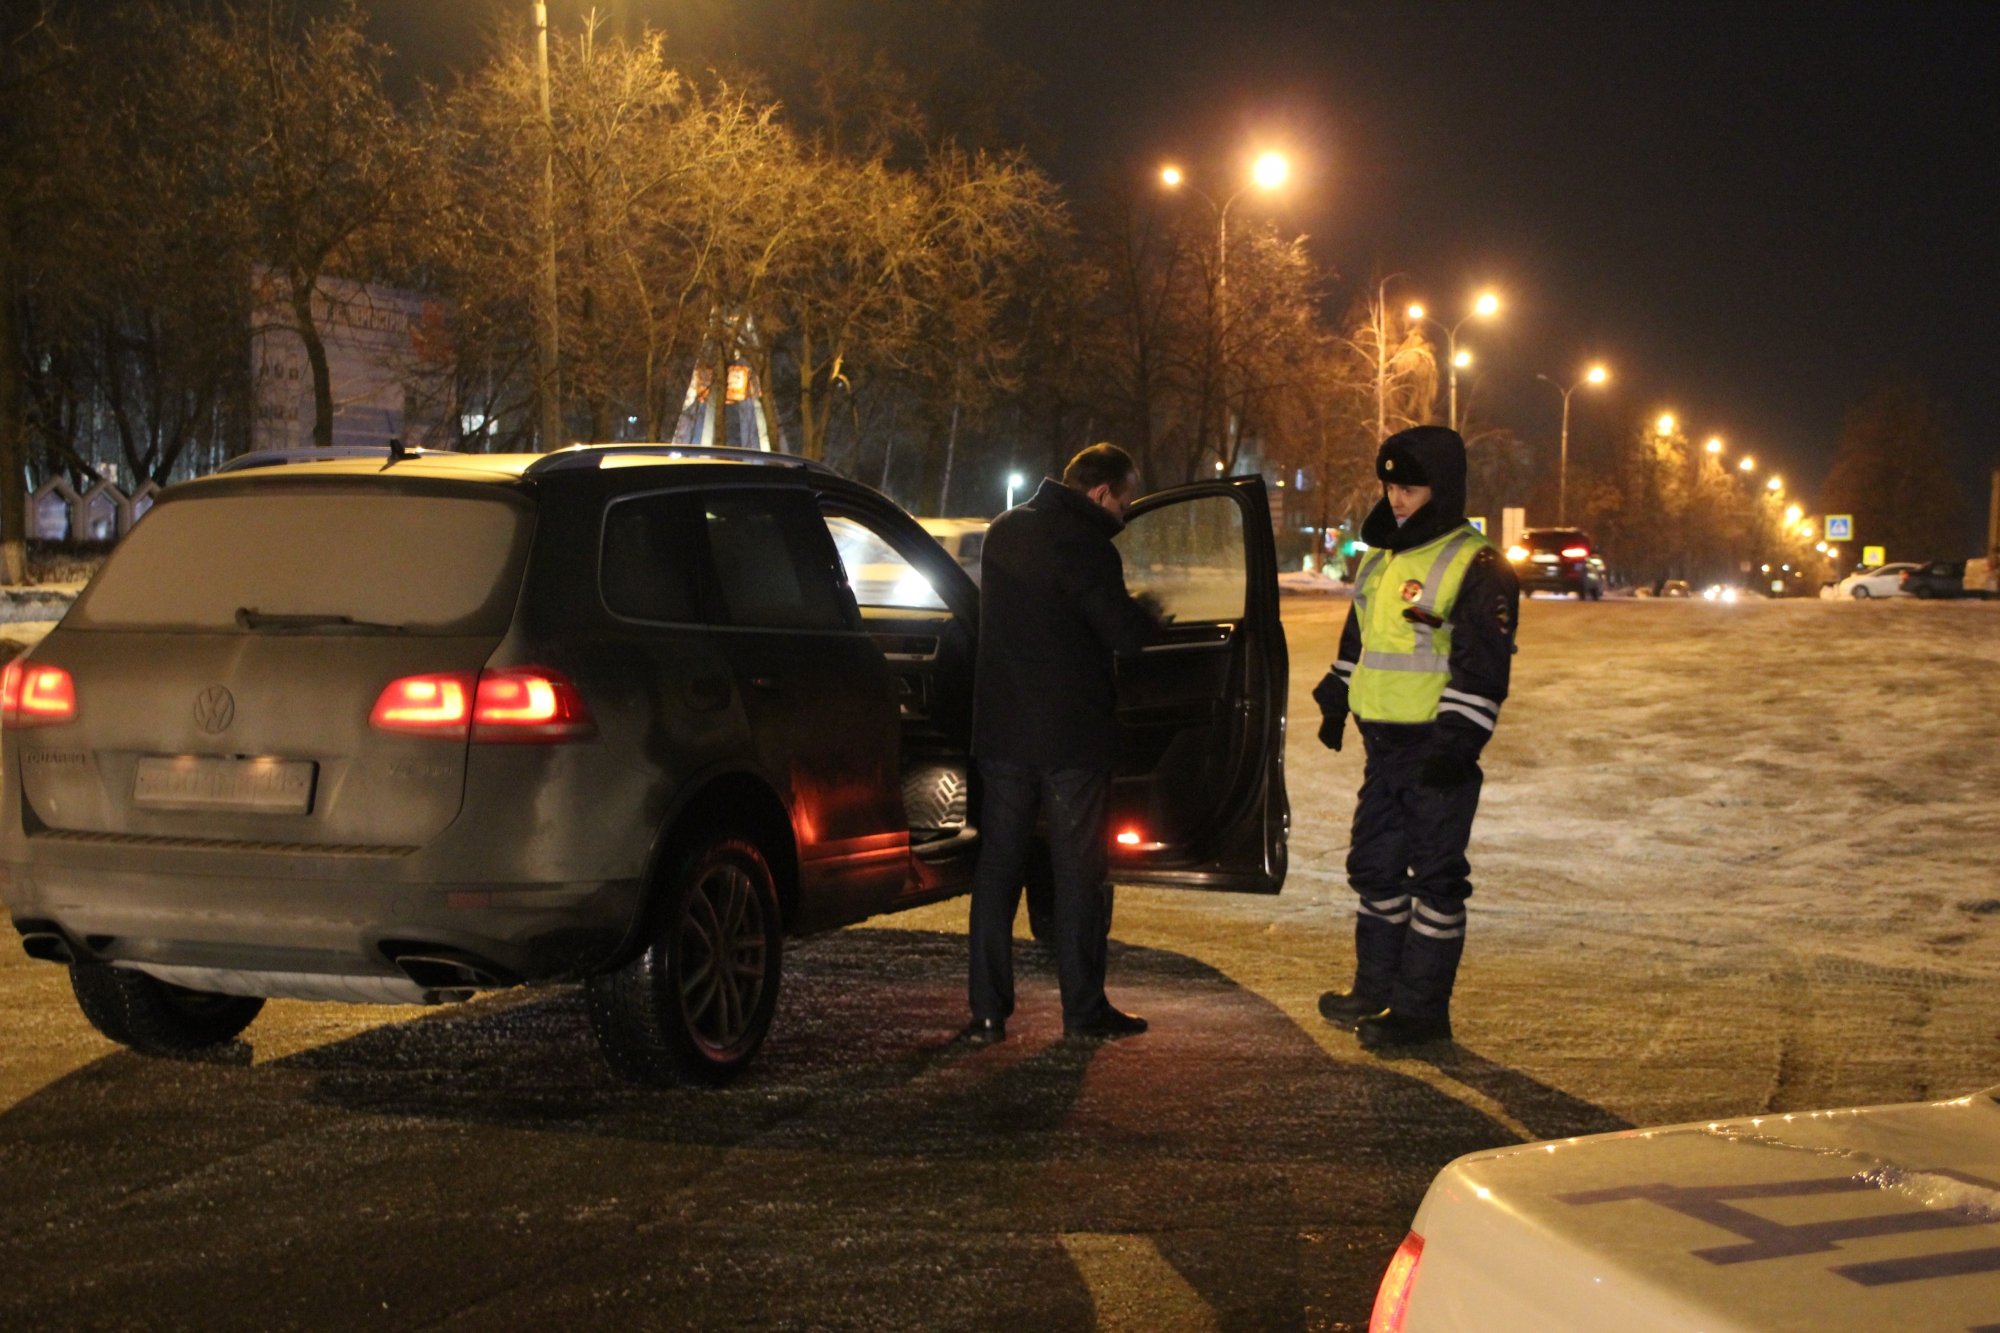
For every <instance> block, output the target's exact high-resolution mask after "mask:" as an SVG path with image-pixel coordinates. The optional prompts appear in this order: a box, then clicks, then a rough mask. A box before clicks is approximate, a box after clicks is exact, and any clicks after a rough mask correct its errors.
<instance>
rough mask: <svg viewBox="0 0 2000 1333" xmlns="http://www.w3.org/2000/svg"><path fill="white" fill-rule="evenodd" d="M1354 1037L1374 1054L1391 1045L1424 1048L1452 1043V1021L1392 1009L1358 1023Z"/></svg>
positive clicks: (1355, 1026)
mask: <svg viewBox="0 0 2000 1333" xmlns="http://www.w3.org/2000/svg"><path fill="white" fill-rule="evenodd" d="M1354 1035H1355V1036H1356V1037H1358V1038H1360V1040H1361V1044H1362V1045H1363V1046H1365V1047H1367V1048H1368V1049H1369V1050H1371V1051H1375V1050H1381V1049H1383V1048H1384V1047H1391V1046H1421V1045H1422V1044H1423V1043H1425V1042H1427V1041H1450V1040H1451V1020H1450V1019H1449V1018H1444V1017H1439V1018H1418V1017H1416V1016H1414V1015H1411V1014H1399V1013H1397V1012H1396V1011H1395V1010H1394V1009H1391V1010H1389V1011H1387V1012H1386V1013H1380V1014H1374V1015H1372V1016H1370V1017H1368V1018H1364V1019H1362V1020H1361V1021H1360V1022H1358V1023H1356V1024H1355V1025H1354Z"/></svg>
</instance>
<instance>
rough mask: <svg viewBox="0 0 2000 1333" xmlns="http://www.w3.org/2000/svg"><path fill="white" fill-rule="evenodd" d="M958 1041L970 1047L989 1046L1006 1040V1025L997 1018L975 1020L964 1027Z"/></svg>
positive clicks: (1002, 1020) (1004, 1021)
mask: <svg viewBox="0 0 2000 1333" xmlns="http://www.w3.org/2000/svg"><path fill="white" fill-rule="evenodd" d="M958 1035H959V1039H960V1040H961V1041H963V1042H965V1043H966V1044H967V1045H970V1046H991V1045H992V1044H993V1043H994V1042H996V1041H1005V1040H1007V1023H1006V1020H1004V1019H999V1018H975V1019H973V1020H972V1021H971V1022H970V1023H967V1024H966V1025H965V1031H963V1032H961V1033H959V1034H958Z"/></svg>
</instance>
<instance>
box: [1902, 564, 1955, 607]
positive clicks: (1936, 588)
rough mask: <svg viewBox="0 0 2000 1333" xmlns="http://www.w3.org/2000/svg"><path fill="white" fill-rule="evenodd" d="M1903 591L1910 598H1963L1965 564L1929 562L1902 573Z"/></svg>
mask: <svg viewBox="0 0 2000 1333" xmlns="http://www.w3.org/2000/svg"><path fill="white" fill-rule="evenodd" d="M1903 591H1904V592H1906V593H1908V594H1910V596H1912V597H1924V598H1931V597H1964V596H1967V595H1968V593H1967V590H1966V586H1965V562H1964V561H1963V560H1929V561H1926V562H1925V563H1923V564H1921V565H1918V566H1917V567H1916V568H1915V569H1906V570H1904V571H1903Z"/></svg>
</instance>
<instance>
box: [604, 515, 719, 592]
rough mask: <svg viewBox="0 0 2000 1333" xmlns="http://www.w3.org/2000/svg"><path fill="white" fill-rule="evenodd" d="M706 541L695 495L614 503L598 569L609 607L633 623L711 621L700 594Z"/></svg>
mask: <svg viewBox="0 0 2000 1333" xmlns="http://www.w3.org/2000/svg"><path fill="white" fill-rule="evenodd" d="M702 536H703V532H702V523H701V521H700V511H699V510H698V509H697V507H696V503H695V497H694V496H693V495H690V494H687V493H680V494H666V495H640V496H634V497H632V498H630V499H624V500H619V501H617V502H615V503H613V504H612V506H611V507H610V509H609V510H607V511H606V512H605V515H604V545H603V550H602V552H601V554H600V558H599V565H598V576H599V583H600V586H601V587H602V589H603V594H604V604H605V605H606V606H608V607H610V608H611V610H612V611H613V612H614V613H615V614H617V615H621V616H624V617H626V618H628V619H631V620H651V621H663V622H667V623H670V624H672V623H680V624H686V623H692V622H699V621H701V620H704V619H707V618H708V617H706V616H704V615H703V613H702V599H701V592H700V589H701V574H700V571H701V568H702ZM711 600H713V599H711Z"/></svg>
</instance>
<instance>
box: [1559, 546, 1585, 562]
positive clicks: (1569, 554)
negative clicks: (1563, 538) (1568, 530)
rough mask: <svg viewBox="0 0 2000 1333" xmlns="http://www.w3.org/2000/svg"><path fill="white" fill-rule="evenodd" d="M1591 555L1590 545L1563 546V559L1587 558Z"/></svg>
mask: <svg viewBox="0 0 2000 1333" xmlns="http://www.w3.org/2000/svg"><path fill="white" fill-rule="evenodd" d="M1589 557H1590V548H1589V547H1588V546H1565V547H1563V559H1565V560H1586V559H1588V558H1589Z"/></svg>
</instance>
